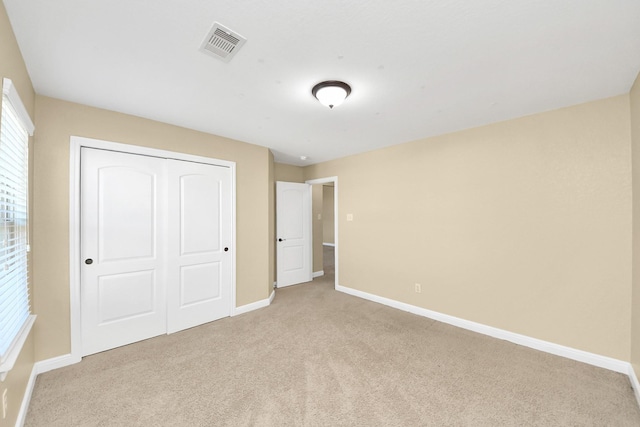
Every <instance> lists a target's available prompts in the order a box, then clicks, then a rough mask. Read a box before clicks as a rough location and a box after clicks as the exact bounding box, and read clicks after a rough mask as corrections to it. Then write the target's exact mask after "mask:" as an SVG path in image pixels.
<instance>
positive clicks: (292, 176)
mask: <svg viewBox="0 0 640 427" xmlns="http://www.w3.org/2000/svg"><path fill="white" fill-rule="evenodd" d="M274 167H275V178H276V181H286V182H304V169H303V168H301V167H300V166H293V165H287V164H284V163H276V164H275V165H274Z"/></svg>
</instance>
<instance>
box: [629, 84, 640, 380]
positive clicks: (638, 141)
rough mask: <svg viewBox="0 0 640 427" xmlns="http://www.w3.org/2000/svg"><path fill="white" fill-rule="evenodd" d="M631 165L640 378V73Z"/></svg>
mask: <svg viewBox="0 0 640 427" xmlns="http://www.w3.org/2000/svg"><path fill="white" fill-rule="evenodd" d="M629 98H630V108H631V113H630V116H631V147H632V153H633V155H632V158H631V159H632V165H633V166H632V167H633V260H632V265H633V285H632V286H633V290H632V293H633V297H632V300H631V307H632V310H631V364H632V365H633V368H634V369H635V372H636V376H637V377H639V378H640V74H639V75H638V77H637V78H636V81H635V83H634V85H633V87H632V88H631V94H630V97H629Z"/></svg>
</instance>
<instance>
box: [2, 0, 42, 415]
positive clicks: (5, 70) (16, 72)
mask: <svg viewBox="0 0 640 427" xmlns="http://www.w3.org/2000/svg"><path fill="white" fill-rule="evenodd" d="M5 77H6V78H9V79H11V81H12V82H13V84H14V85H15V88H16V90H17V91H18V94H19V95H20V98H21V99H22V102H23V103H24V106H25V107H26V109H27V112H28V113H29V115H30V116H31V118H32V120H33V118H34V104H35V92H34V90H33V86H32V84H31V79H30V78H29V74H28V73H27V68H26V67H25V64H24V60H23V59H22V54H21V53H20V49H19V47H18V43H17V42H16V38H15V35H14V34H13V30H12V29H11V24H10V22H9V18H8V17H7V12H6V10H5V7H4V4H3V3H0V86H1V85H2V79H3V78H5ZM0 108H1V107H0ZM37 130H38V129H37V128H36V132H37ZM29 148H30V151H31V153H33V143H31V144H30V147H29ZM29 161H30V165H31V164H32V161H33V155H32V156H31V157H30V159H29ZM29 169H30V171H33V168H32V167H30V168H29ZM32 175H33V173H32V172H30V179H31V178H32ZM32 194H33V192H31V195H32ZM30 203H31V206H33V199H32V198H31V199H30ZM29 266H30V270H31V271H33V259H32V258H31V257H30V258H29ZM31 286H32V288H33V280H32V285H31ZM32 294H33V293H32ZM33 299H34V297H33V296H32V305H33ZM41 321H42V320H41V319H37V322H38V323H40V322H41ZM33 364H34V331H33V330H32V332H31V333H30V334H29V336H28V337H27V341H26V342H25V345H24V347H23V348H22V351H21V352H20V355H19V356H18V360H17V361H16V364H15V365H14V367H13V369H12V370H11V371H10V372H9V374H8V375H7V377H6V378H5V380H4V381H2V382H0V396H1V395H2V393H3V392H4V390H7V403H8V407H7V417H6V418H5V419H4V420H2V419H0V423H1V424H2V425H7V426H13V425H14V424H15V423H16V419H17V417H18V412H19V411H20V405H21V403H22V399H23V397H24V392H25V390H26V387H27V382H28V381H29V376H30V375H31V370H32V369H33Z"/></svg>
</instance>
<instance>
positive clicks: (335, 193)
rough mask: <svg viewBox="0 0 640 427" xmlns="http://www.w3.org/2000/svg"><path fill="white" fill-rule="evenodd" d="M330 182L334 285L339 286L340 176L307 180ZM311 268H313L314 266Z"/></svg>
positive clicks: (317, 182)
mask: <svg viewBox="0 0 640 427" xmlns="http://www.w3.org/2000/svg"><path fill="white" fill-rule="evenodd" d="M330 182H333V241H334V242H335V247H334V248H335V250H334V257H335V275H334V283H333V287H334V288H335V287H337V286H340V281H339V280H338V272H339V266H338V251H339V250H340V249H339V245H338V223H339V222H340V221H338V219H339V218H340V217H339V216H338V177H337V176H330V177H327V178H317V179H308V180H306V181H305V184H311V185H314V184H328V183H330ZM311 215H313V212H312V213H311ZM311 253H312V254H313V241H312V242H311ZM311 270H313V268H312V269H311Z"/></svg>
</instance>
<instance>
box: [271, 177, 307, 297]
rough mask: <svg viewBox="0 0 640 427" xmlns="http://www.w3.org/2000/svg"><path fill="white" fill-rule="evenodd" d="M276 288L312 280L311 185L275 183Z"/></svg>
mask: <svg viewBox="0 0 640 427" xmlns="http://www.w3.org/2000/svg"><path fill="white" fill-rule="evenodd" d="M276 235H277V240H278V245H277V248H278V249H277V273H278V278H277V279H278V280H277V281H278V287H279V288H281V287H283V286H289V285H295V284H298V283H303V282H309V281H311V280H312V268H313V266H312V252H311V185H309V184H299V183H296V182H282V181H278V182H276Z"/></svg>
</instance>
